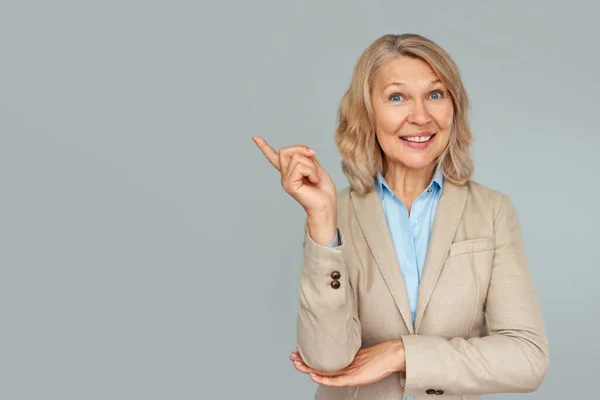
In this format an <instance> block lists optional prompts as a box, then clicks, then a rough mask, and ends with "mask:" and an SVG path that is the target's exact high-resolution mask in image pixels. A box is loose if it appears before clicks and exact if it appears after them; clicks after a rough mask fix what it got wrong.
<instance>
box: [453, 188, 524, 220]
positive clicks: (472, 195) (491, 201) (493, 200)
mask: <svg viewBox="0 0 600 400" xmlns="http://www.w3.org/2000/svg"><path fill="white" fill-rule="evenodd" d="M465 186H466V190H467V193H468V194H467V207H468V208H470V209H478V210H481V211H484V212H485V213H486V214H488V213H491V214H493V216H494V219H495V217H497V216H498V214H499V213H500V211H502V210H503V209H506V208H507V207H508V208H509V209H511V210H513V209H514V207H513V204H512V201H511V199H510V198H509V197H508V195H506V194H505V193H503V192H501V191H499V190H496V189H493V188H491V187H489V186H486V185H484V184H482V183H480V182H477V181H473V180H471V181H470V182H469V183H467V184H466V185H465Z"/></svg>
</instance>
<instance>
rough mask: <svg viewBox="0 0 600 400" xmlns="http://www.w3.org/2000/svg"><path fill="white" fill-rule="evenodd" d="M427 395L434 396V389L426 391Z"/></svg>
mask: <svg viewBox="0 0 600 400" xmlns="http://www.w3.org/2000/svg"><path fill="white" fill-rule="evenodd" d="M425 393H427V394H436V392H435V390H434V389H427V391H426V392H425Z"/></svg>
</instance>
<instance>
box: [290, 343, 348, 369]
mask: <svg viewBox="0 0 600 400" xmlns="http://www.w3.org/2000/svg"><path fill="white" fill-rule="evenodd" d="M298 350H299V351H300V355H301V356H302V360H303V361H304V363H305V364H306V365H307V366H309V367H310V368H312V369H316V370H317V371H322V372H338V371H341V370H343V369H344V368H346V367H347V366H349V365H350V364H352V361H354V356H355V354H353V353H351V352H347V353H346V354H343V353H338V354H335V353H331V352H329V351H317V352H310V351H304V350H303V348H302V346H298Z"/></svg>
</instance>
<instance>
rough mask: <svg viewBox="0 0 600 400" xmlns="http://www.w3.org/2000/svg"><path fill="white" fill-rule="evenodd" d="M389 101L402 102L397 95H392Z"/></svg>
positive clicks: (400, 97)
mask: <svg viewBox="0 0 600 400" xmlns="http://www.w3.org/2000/svg"><path fill="white" fill-rule="evenodd" d="M390 100H391V101H400V100H402V96H401V95H399V94H393V95H391V96H390Z"/></svg>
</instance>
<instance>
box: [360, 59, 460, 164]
mask: <svg viewBox="0 0 600 400" xmlns="http://www.w3.org/2000/svg"><path fill="white" fill-rule="evenodd" d="M371 104H372V106H373V112H374V117H375V130H376V135H377V140H378V141H379V144H380V146H381V148H382V149H383V152H384V154H385V157H386V160H387V165H388V168H390V167H391V168H393V167H394V166H399V167H401V168H405V169H422V168H428V167H432V166H433V165H435V162H436V160H437V158H438V157H439V156H440V154H441V153H442V152H443V151H444V149H445V148H446V146H447V145H448V141H449V138H450V133H451V130H452V119H453V112H454V106H453V103H452V99H451V98H450V93H449V92H448V90H447V89H446V87H444V85H443V84H442V83H441V81H440V80H439V78H438V76H437V75H436V74H435V72H434V71H433V69H431V67H430V66H429V64H427V63H426V62H425V61H423V60H420V59H414V58H409V57H401V58H398V59H395V60H392V61H389V62H388V63H387V64H385V65H384V66H383V67H381V69H380V70H379V73H378V75H377V77H376V80H375V82H374V85H373V88H372V89H371Z"/></svg>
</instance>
